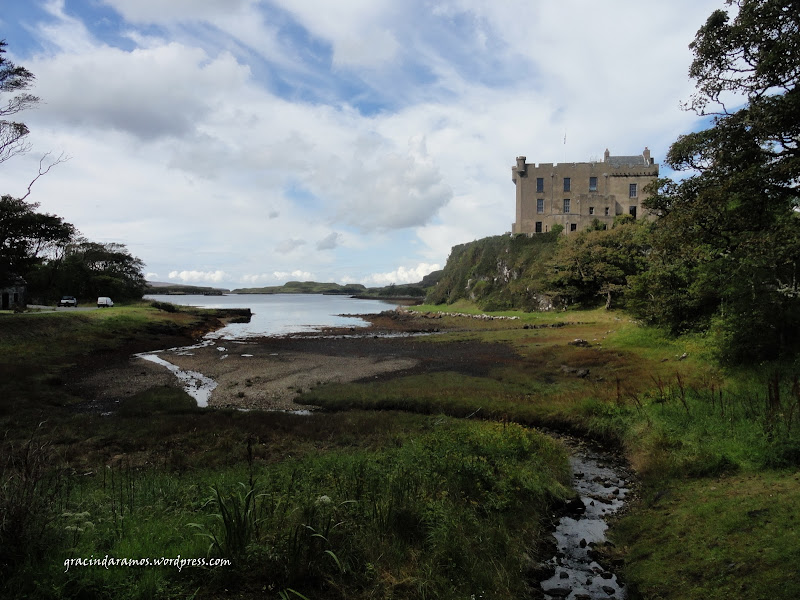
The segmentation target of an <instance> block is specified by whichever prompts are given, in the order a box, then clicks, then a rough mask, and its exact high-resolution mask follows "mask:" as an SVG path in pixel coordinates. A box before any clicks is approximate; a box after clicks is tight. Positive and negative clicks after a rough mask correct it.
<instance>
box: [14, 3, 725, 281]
mask: <svg viewBox="0 0 800 600" xmlns="http://www.w3.org/2000/svg"><path fill="white" fill-rule="evenodd" d="M104 1H105V4H107V5H109V6H113V7H115V9H116V10H118V11H119V12H120V14H121V15H123V17H124V18H125V19H127V21H124V22H121V23H120V24H119V31H120V32H122V33H120V35H121V36H124V39H122V41H121V42H119V44H120V47H119V48H116V47H112V45H111V44H112V43H114V42H113V40H112V39H111V38H112V37H113V34H111V33H109V31H108V30H105V31H104V33H103V36H95V35H94V34H93V27H94V26H95V22H94V21H93V20H92V19H93V17H94V15H92V16H86V17H84V18H83V19H82V18H81V17H80V14H79V12H78V11H79V10H81V8H80V7H81V4H82V3H74V4H73V3H66V9H65V4H64V2H63V0H52V1H50V2H48V4H47V7H48V9H49V11H50V15H52V18H51V20H50V21H48V22H47V23H45V24H44V25H41V26H40V28H39V29H38V31H36V30H33V31H32V35H38V36H39V38H40V41H41V47H43V48H45V51H42V50H41V49H39V48H37V49H35V50H32V51H31V52H32V53H31V54H29V55H28V57H27V58H26V57H25V55H21V56H22V58H20V56H19V55H15V56H14V60H15V62H18V63H19V64H22V65H24V66H26V67H28V68H29V69H30V70H31V71H32V72H34V73H35V74H36V76H37V86H36V89H35V90H34V92H35V93H36V94H37V95H39V96H41V97H42V99H43V103H42V105H41V106H40V108H39V110H37V111H31V112H30V113H28V114H25V115H23V117H24V120H25V122H26V123H27V124H28V125H29V126H30V127H31V130H32V133H31V136H30V139H31V141H32V142H33V143H34V150H38V151H41V152H44V151H47V150H49V149H53V150H54V151H55V152H56V153H58V152H60V151H61V150H62V149H63V150H64V151H66V153H67V154H69V155H70V156H72V157H73V158H72V160H71V161H69V162H68V163H65V164H63V165H59V166H58V168H57V169H55V170H54V171H53V172H51V173H50V174H49V175H48V176H47V177H45V178H42V179H41V180H39V181H38V182H37V184H36V186H35V187H34V195H33V196H32V197H31V198H30V199H31V200H32V201H36V202H40V203H41V206H42V210H45V211H48V212H53V213H56V214H59V215H62V216H64V217H65V218H66V219H67V220H68V221H69V222H72V223H74V224H75V225H76V226H77V227H78V228H79V229H80V230H81V231H82V233H84V234H85V235H86V236H87V237H89V238H90V239H97V240H99V241H118V242H121V243H125V244H127V245H128V248H129V249H130V250H131V252H132V253H133V254H135V255H136V256H139V257H140V258H142V259H143V260H144V261H145V262H146V263H147V268H148V270H150V271H152V272H154V273H170V274H171V277H172V274H175V279H176V280H184V281H188V278H190V277H201V275H202V276H203V277H206V279H203V280H202V281H204V282H214V283H217V280H216V279H213V278H217V277H222V278H223V279H222V281H219V283H223V282H224V283H225V285H230V286H231V287H233V285H232V284H231V282H241V281H247V279H246V278H247V277H260V278H261V279H260V280H259V281H263V282H275V281H278V280H279V279H281V278H292V279H314V278H316V277H320V279H322V280H340V281H343V280H345V279H349V280H352V281H369V282H370V283H372V284H375V285H378V284H385V283H386V282H391V281H395V282H397V283H401V282H404V281H408V282H416V281H419V280H420V279H421V277H422V275H424V274H427V273H422V274H421V275H420V274H419V272H418V268H417V267H404V268H403V269H402V270H401V268H398V267H397V265H399V264H403V265H414V264H426V265H429V266H432V265H440V264H444V260H445V259H446V256H447V254H448V253H449V250H450V248H451V246H453V245H455V244H460V243H464V242H468V241H471V240H473V239H477V238H481V237H484V236H488V235H499V234H502V233H504V232H506V231H508V230H509V229H510V226H511V223H512V221H513V220H514V185H513V183H512V182H511V179H510V168H511V165H512V163H513V162H514V157H516V156H517V155H521V154H524V155H526V156H527V157H528V160H529V162H560V161H565V160H567V161H584V160H587V159H588V158H589V157H591V156H593V155H594V156H601V155H602V152H603V150H604V149H605V148H606V147H608V148H609V149H610V150H611V151H612V153H614V154H633V153H636V152H640V151H641V150H642V149H643V147H644V146H645V145H647V146H649V147H650V149H651V151H652V152H653V156H654V157H656V160H657V161H660V160H663V156H664V154H665V153H666V150H667V147H668V145H669V144H670V143H671V142H672V141H673V140H674V139H675V138H676V137H677V135H678V134H679V133H684V132H686V131H687V130H689V129H691V128H692V127H693V126H694V125H695V120H694V117H693V115H691V114H687V113H684V112H681V111H680V110H679V108H678V105H679V101H680V100H686V99H687V98H688V97H689V94H690V92H691V89H690V83H689V82H688V80H687V76H686V72H687V70H688V66H689V63H690V60H691V54H690V51H689V50H688V48H687V44H688V43H689V42H690V41H691V39H692V38H693V36H694V32H695V31H696V30H697V28H698V27H700V26H701V25H702V23H703V22H704V20H705V18H706V17H707V16H708V15H709V14H710V13H711V11H713V10H714V9H716V8H717V5H718V4H719V1H718V0H692V1H691V2H690V1H689V0H675V2H673V3H662V4H657V3H654V2H645V3H642V2H641V1H637V2H634V1H633V0H619V2H615V3H614V6H607V5H600V4H597V5H591V6H589V5H587V4H586V3H585V2H582V1H579V0H565V1H564V2H560V3H533V4H532V3H529V2H526V3H523V2H521V1H519V0H509V1H508V2H494V3H487V2H484V1H482V0H439V1H438V2H437V3H436V5H435V7H434V8H431V5H430V4H429V3H427V2H423V1H422V0H409V1H408V2H407V3H406V2H403V3H397V2H390V1H389V0H341V1H340V2H335V3H333V2H319V1H315V0H274V2H270V3H266V2H262V1H257V0H231V1H230V2H229V1H227V0H174V1H170V2H164V1H163V0H104ZM276 6H279V7H281V8H280V9H276V8H275V7H276ZM37 18H39V17H38V16H37ZM293 19H295V20H296V21H293ZM567 23H569V28H570V29H569V30H570V35H563V31H564V29H563V26H564V25H565V24H567ZM142 24H144V26H140V25H142ZM8 26H9V28H13V27H14V26H15V23H8ZM598 32H602V34H600V33H598ZM370 36H373V37H370ZM101 39H103V40H110V41H108V44H106V43H105V42H102V41H100V40H101ZM131 46H133V49H131ZM14 50H15V51H16V48H14ZM37 53H38V54H37ZM565 130H566V131H567V135H568V142H567V145H566V146H565V145H564V144H563V137H564V132H565ZM38 158H39V155H37V154H35V153H31V154H30V155H28V156H24V157H20V158H18V159H16V162H15V164H14V168H13V169H3V170H2V171H0V190H2V191H3V192H4V193H5V192H11V193H15V194H21V193H24V190H25V189H26V186H27V184H28V183H29V181H30V179H31V178H32V176H31V173H33V174H35V173H36V170H37V168H38ZM185 265H192V266H194V267H195V268H196V269H197V270H196V271H182V269H183V268H184V266H185ZM298 265H300V268H298ZM312 272H313V273H316V276H312V275H311V274H312ZM180 273H185V274H186V275H185V277H186V278H187V279H181V278H180V277H179V274H180ZM192 273H194V274H195V275H191V274H192ZM218 273H223V274H224V276H223V275H219V276H218V275H216V274H218ZM198 274H199V275H198ZM209 274H211V275H210V276H211V278H212V279H208V277H209ZM248 274H262V275H248ZM371 274H372V275H371ZM412 274H413V276H412ZM196 281H198V282H200V281H201V280H200V279H197V280H196Z"/></svg>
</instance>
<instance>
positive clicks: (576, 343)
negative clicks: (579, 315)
mask: <svg viewBox="0 0 800 600" xmlns="http://www.w3.org/2000/svg"><path fill="white" fill-rule="evenodd" d="M567 345H569V346H581V347H582V348H588V347H589V346H591V344H590V343H589V342H587V341H586V340H582V339H581V338H576V339H574V340H572V341H571V342H567Z"/></svg>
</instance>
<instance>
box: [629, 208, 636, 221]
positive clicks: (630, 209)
mask: <svg viewBox="0 0 800 600" xmlns="http://www.w3.org/2000/svg"><path fill="white" fill-rule="evenodd" d="M628 212H629V213H630V215H631V216H632V217H633V218H634V219H635V218H636V207H635V206H630V207H628Z"/></svg>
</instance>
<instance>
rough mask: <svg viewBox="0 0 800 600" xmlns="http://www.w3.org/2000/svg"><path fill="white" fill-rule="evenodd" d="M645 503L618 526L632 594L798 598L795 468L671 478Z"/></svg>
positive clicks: (799, 489)
mask: <svg viewBox="0 0 800 600" xmlns="http://www.w3.org/2000/svg"><path fill="white" fill-rule="evenodd" d="M656 494H657V495H656ZM643 504H644V505H643V506H641V507H639V508H638V509H637V510H636V511H635V512H634V513H633V514H631V515H630V516H628V517H626V518H625V519H623V520H622V522H621V523H620V524H619V525H617V527H615V528H614V530H613V533H614V540H615V542H616V543H617V544H618V545H620V546H624V547H626V549H627V556H626V566H625V575H626V577H627V579H628V581H629V582H631V583H633V585H634V586H635V589H636V592H637V593H636V595H634V596H633V597H634V598H662V599H664V600H667V599H675V600H695V599H696V600H715V599H718V600H729V599H730V598H737V599H741V600H749V599H753V600H756V599H761V598H786V599H789V598H798V597H800V579H798V577H797V565H798V562H800V527H799V526H798V525H799V524H798V519H799V518H800V516H798V514H797V507H798V506H800V475H798V472H797V471H796V470H793V471H788V472H787V471H767V472H761V473H752V472H751V473H747V474H742V475H736V476H727V477H722V478H715V479H705V478H704V479H700V480H689V481H680V480H679V481H672V482H670V484H669V487H666V488H662V489H659V490H656V492H655V493H651V494H650V497H649V498H647V500H646V502H644V503H643Z"/></svg>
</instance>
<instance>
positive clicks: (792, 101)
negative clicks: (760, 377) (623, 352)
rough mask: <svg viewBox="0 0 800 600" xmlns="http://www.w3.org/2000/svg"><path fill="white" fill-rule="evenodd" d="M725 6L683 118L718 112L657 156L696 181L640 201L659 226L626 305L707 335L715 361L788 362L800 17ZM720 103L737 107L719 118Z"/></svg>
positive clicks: (797, 250) (795, 242)
mask: <svg viewBox="0 0 800 600" xmlns="http://www.w3.org/2000/svg"><path fill="white" fill-rule="evenodd" d="M728 4H729V5H734V6H735V7H736V9H737V11H736V12H735V16H734V17H733V18H731V16H730V15H728V14H727V13H726V12H725V11H722V10H718V11H716V12H714V13H713V14H712V15H711V16H710V17H709V19H708V21H707V22H706V24H705V25H704V26H703V27H702V28H701V29H700V30H699V31H698V33H697V37H696V38H695V41H694V42H693V43H692V49H693V51H694V53H695V60H694V62H693V63H692V67H691V70H690V75H691V76H692V77H693V78H694V79H696V81H697V93H696V94H695V96H694V97H693V98H692V101H691V103H690V108H692V109H693V110H695V111H697V112H699V113H700V114H708V112H709V111H710V110H711V111H713V110H714V109H716V110H717V111H718V112H716V113H713V112H712V114H714V115H715V116H714V120H713V126H712V127H710V128H708V129H706V130H704V131H700V132H696V133H691V134H688V135H684V136H681V137H680V138H679V139H678V140H677V141H676V142H675V143H674V144H673V145H672V147H671V148H670V151H669V154H668V156H667V162H668V163H669V164H670V166H671V167H672V168H674V169H676V170H682V169H692V170H694V171H695V172H696V174H695V175H692V176H690V177H688V178H686V179H683V180H681V181H679V182H671V181H669V180H661V181H659V182H657V183H656V184H655V185H654V186H653V187H652V188H651V190H650V191H651V196H650V199H649V200H648V201H647V203H648V206H649V208H651V209H653V210H654V211H655V212H656V213H657V214H659V215H660V216H661V218H660V219H659V220H658V221H657V223H656V229H655V234H654V238H653V252H652V255H651V262H650V268H649V270H648V272H647V273H644V274H643V275H642V276H640V277H638V278H637V280H636V281H635V282H634V284H633V288H634V292H633V294H632V296H635V297H636V300H635V301H634V303H633V304H632V306H633V308H634V310H635V311H636V313H637V314H638V315H639V316H641V317H642V318H644V319H646V320H647V321H649V322H653V323H658V324H662V325H665V326H667V327H669V328H670V329H672V330H673V331H676V332H678V331H682V330H685V329H691V328H707V327H709V326H710V325H712V324H713V331H714V333H715V334H716V336H717V341H718V346H719V354H720V357H721V358H722V359H723V360H725V361H727V362H733V363H737V362H742V361H743V360H752V359H769V358H775V357H777V356H781V355H786V354H789V353H791V352H793V351H795V350H796V349H797V348H798V346H797V343H798V339H800V336H798V333H800V288H798V280H797V270H798V260H800V259H798V257H800V227H798V225H799V224H800V222H799V221H798V214H797V212H796V210H795V209H796V208H797V206H798V195H797V192H796V189H797V184H798V181H800V156H798V154H797V139H798V134H800V125H798V121H797V118H796V115H797V114H799V113H800V91H798V89H797V80H798V78H799V77H800V71H798V70H797V68H796V65H797V60H798V50H797V48H798V47H800V17H799V16H798V15H799V14H800V13H798V11H796V10H790V9H788V8H787V7H786V4H785V2H779V1H775V0H729V1H728ZM795 8H796V7H795ZM730 92H733V93H737V94H742V95H744V96H745V97H746V98H747V104H746V105H745V106H744V107H742V108H740V109H739V110H737V111H735V112H729V111H728V110H727V109H726V108H725V106H724V105H723V104H722V102H721V98H722V95H723V94H726V93H730Z"/></svg>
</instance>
